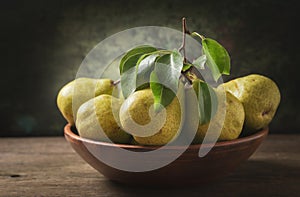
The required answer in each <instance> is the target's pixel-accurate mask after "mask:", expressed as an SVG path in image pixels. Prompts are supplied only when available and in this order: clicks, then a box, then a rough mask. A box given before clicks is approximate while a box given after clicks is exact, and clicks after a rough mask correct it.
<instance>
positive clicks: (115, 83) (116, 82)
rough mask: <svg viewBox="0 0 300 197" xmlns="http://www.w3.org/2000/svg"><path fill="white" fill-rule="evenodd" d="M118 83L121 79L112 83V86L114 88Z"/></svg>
mask: <svg viewBox="0 0 300 197" xmlns="http://www.w3.org/2000/svg"><path fill="white" fill-rule="evenodd" d="M120 82H121V79H118V80H116V81H114V83H113V85H114V86H116V85H118V84H119V83H120Z"/></svg>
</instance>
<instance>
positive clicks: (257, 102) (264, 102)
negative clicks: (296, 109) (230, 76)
mask: <svg viewBox="0 0 300 197" xmlns="http://www.w3.org/2000/svg"><path fill="white" fill-rule="evenodd" d="M222 87H224V89H226V90H227V91H229V92H231V93H232V94H233V95H235V96H236V97H237V98H238V99H239V100H240V101H241V102H242V104H243V105H244V109H245V114H246V117H245V129H246V130H247V131H248V133H252V132H254V131H257V130H259V129H262V128H264V127H266V126H268V124H269V123H270V122H271V121H272V119H273V117H274V115H275V112H276V110H277V107H278V105H279V102H280V92H279V89H278V87H277V85H276V84H275V82H274V81H272V80H271V79H269V78H268V77H265V76H262V75H258V74H251V75H248V76H245V77H241V78H237V79H234V80H231V81H229V82H227V83H224V84H222Z"/></svg>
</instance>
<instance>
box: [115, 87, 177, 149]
mask: <svg viewBox="0 0 300 197" xmlns="http://www.w3.org/2000/svg"><path fill="white" fill-rule="evenodd" d="M153 104H154V96H153V94H152V91H151V89H144V90H139V91H136V92H134V93H133V94H131V95H130V96H129V97H128V98H127V99H126V100H125V101H124V103H123V104H122V106H121V109H120V121H121V125H122V128H123V129H124V130H125V131H127V132H129V133H131V134H133V138H134V140H135V142H136V143H138V144H141V145H164V144H167V143H168V142H171V141H172V140H174V139H175V138H176V136H178V134H179V133H180V128H181V108H180V102H179V100H178V98H177V97H175V98H174V100H173V101H172V102H171V103H170V104H169V105H168V106H167V107H166V108H164V109H163V110H162V111H160V112H158V113H156V112H154V108H153Z"/></svg>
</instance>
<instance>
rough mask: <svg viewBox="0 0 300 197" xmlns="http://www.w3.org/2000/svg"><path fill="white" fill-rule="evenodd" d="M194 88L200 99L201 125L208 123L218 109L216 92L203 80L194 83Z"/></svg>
mask: <svg viewBox="0 0 300 197" xmlns="http://www.w3.org/2000/svg"><path fill="white" fill-rule="evenodd" d="M193 88H194V90H195V91H196V94H197V97H198V108H199V124H200V125H203V124H206V123H208V122H209V121H210V120H211V119H212V117H213V116H214V115H215V114H216V112H217V109H218V97H217V94H216V92H215V90H214V89H213V88H212V87H211V86H209V85H208V84H207V83H205V82H204V81H201V80H195V81H194V82H193Z"/></svg>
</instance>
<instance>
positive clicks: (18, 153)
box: [0, 135, 300, 196]
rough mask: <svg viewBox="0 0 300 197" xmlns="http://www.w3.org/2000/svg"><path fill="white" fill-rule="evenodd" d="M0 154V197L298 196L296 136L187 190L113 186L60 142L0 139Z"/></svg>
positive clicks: (273, 140)
mask: <svg viewBox="0 0 300 197" xmlns="http://www.w3.org/2000/svg"><path fill="white" fill-rule="evenodd" d="M0 153H1V154H0V196H166V195H168V196H257V195H263V196H298V195H299V194H300V187H299V185H300V135H269V136H268V137H267V138H266V140H265V141H264V142H263V144H262V145H261V146H260V147H259V149H258V150H257V151H256V152H255V153H254V154H253V155H252V157H251V158H250V159H249V160H248V161H247V162H245V163H243V164H242V165H241V166H240V167H239V168H238V169H237V170H236V171H235V173H233V174H232V175H230V176H228V177H226V178H225V179H223V180H221V181H219V182H217V183H214V184H210V185H199V186H198V187H193V188H176V189H153V188H152V189H151V188H140V187H129V186H124V185H120V184H116V183H113V182H111V181H108V180H107V179H106V178H105V177H103V176H102V175H101V174H100V173H98V172H97V171H96V170H94V169H93V168H92V167H90V166H89V165H88V164H86V163H85V162H84V161H83V160H82V159H81V158H80V157H79V156H78V155H77V154H76V153H75V152H74V151H73V149H72V148H71V146H70V145H69V144H68V143H67V142H66V140H65V139H64V138H62V137H44V138H38V137H37V138H0ZM166 176H167V175H166ZM178 181H184V180H178Z"/></svg>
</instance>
